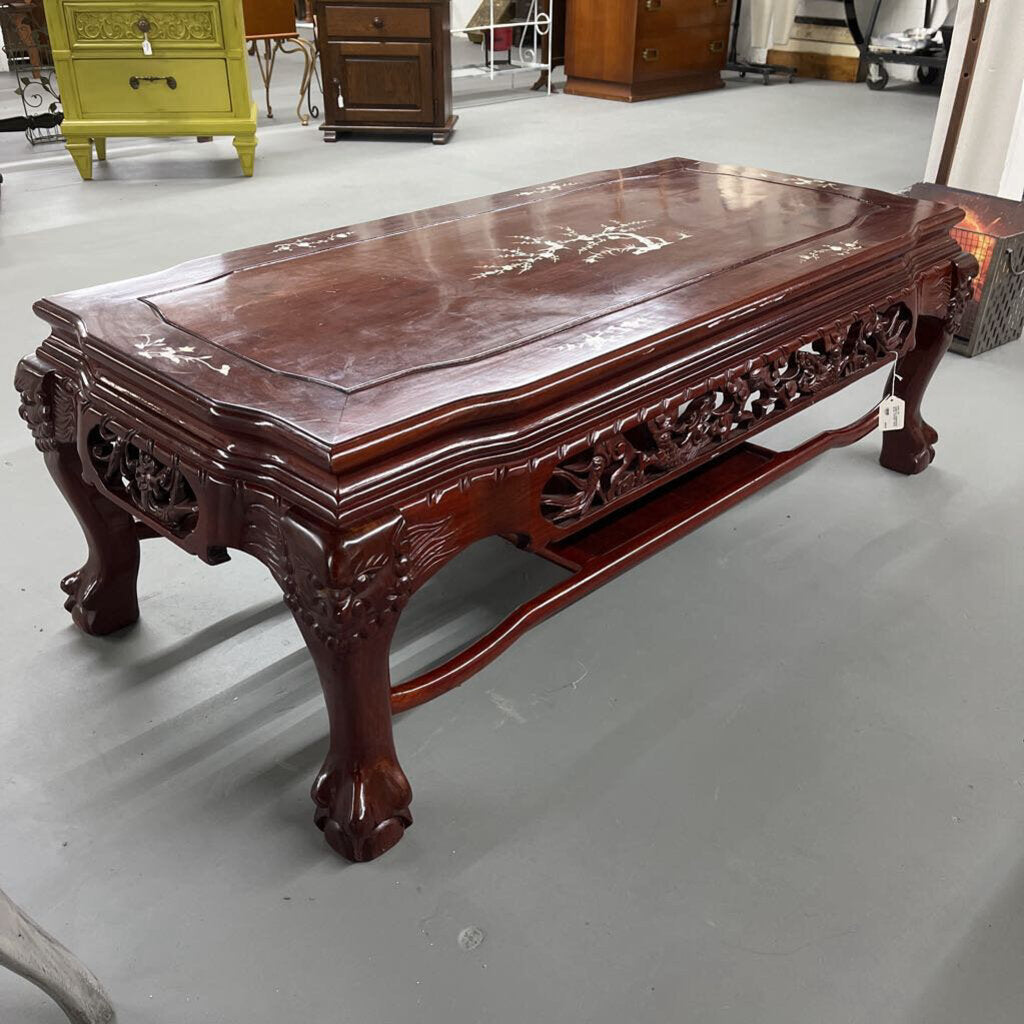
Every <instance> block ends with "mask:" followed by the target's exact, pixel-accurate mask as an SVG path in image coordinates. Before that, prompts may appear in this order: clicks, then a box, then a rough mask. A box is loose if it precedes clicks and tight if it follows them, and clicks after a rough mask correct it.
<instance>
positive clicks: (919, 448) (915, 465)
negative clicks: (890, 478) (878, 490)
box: [879, 420, 939, 476]
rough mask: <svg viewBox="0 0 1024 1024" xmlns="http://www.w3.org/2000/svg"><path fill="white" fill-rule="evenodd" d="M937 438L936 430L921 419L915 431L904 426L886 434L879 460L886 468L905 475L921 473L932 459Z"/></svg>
mask: <svg viewBox="0 0 1024 1024" xmlns="http://www.w3.org/2000/svg"><path fill="white" fill-rule="evenodd" d="M938 440H939V434H938V431H936V430H935V428H934V427H932V426H930V425H929V424H928V423H925V422H924V421H923V420H922V421H921V427H920V429H919V430H917V431H915V430H913V429H912V428H910V427H904V429H903V430H901V431H897V432H895V433H892V434H886V435H885V437H884V438H883V441H882V455H881V458H880V459H879V461H880V462H881V463H882V465H883V466H885V468H886V469H891V470H893V471H894V472H896V473H903V474H904V475H905V476H915V475H916V474H918V473H923V472H924V471H925V470H926V469H927V468H928V467H929V466H930V465H931V464H932V462H933V461H934V459H935V444H936V443H937V442H938Z"/></svg>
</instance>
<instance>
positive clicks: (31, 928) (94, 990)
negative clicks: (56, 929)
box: [0, 891, 114, 1024]
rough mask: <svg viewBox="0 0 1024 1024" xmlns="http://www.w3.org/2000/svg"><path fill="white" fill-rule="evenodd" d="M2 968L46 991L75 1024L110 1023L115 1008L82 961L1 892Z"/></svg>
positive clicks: (0, 932)
mask: <svg viewBox="0 0 1024 1024" xmlns="http://www.w3.org/2000/svg"><path fill="white" fill-rule="evenodd" d="M0 966H2V967H6V968H8V969H9V970H12V971H14V973H15V974H20V975H21V976H22V977H23V978H25V979H26V980H27V981H30V982H31V983H32V984H33V985H35V986H36V987H37V988H40V989H42V991H43V992H45V993H46V994H47V995H48V996H49V997H50V998H51V999H52V1000H53V1001H54V1002H55V1003H56V1004H57V1005H58V1006H59V1007H60V1008H61V1009H62V1010H63V1011H64V1013H65V1014H66V1015H67V1018H68V1020H70V1021H71V1022H72V1024H110V1022H112V1021H113V1020H114V1008H113V1007H112V1006H111V1005H110V1000H109V998H108V997H107V994H106V993H105V992H104V991H103V986H102V985H101V984H100V983H99V981H97V980H96V978H95V976H94V975H93V974H92V972H91V971H89V970H88V969H87V968H86V967H85V966H84V965H83V964H82V963H81V961H80V960H79V959H78V958H77V957H76V956H75V955H74V954H73V953H71V952H70V951H69V950H68V949H66V948H65V947H64V946H62V945H61V944H60V943H59V942H58V941H57V940H56V939H55V938H54V937H53V936H52V935H50V934H49V933H48V932H46V931H45V930H44V929H42V928H40V927H39V925H37V924H36V923H35V921H33V920H32V919H31V918H30V917H28V916H27V915H26V914H24V913H23V912H22V911H21V910H20V909H19V908H18V907H17V905H16V904H14V903H13V902H12V901H11V900H10V898H9V897H8V896H7V895H6V894H5V893H4V892H2V891H0Z"/></svg>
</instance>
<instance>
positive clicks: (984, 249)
mask: <svg viewBox="0 0 1024 1024" xmlns="http://www.w3.org/2000/svg"><path fill="white" fill-rule="evenodd" d="M907 194H908V195H911V196H914V197H916V198H918V199H930V200H933V201H938V202H940V203H948V204H950V205H953V206H959V207H961V208H962V209H963V211H964V219H963V222H962V223H961V224H960V225H959V226H958V227H955V228H953V230H952V231H951V232H950V235H951V236H952V238H953V241H954V242H956V243H957V244H958V245H959V246H960V248H961V249H963V250H964V252H969V253H970V254H971V255H972V256H974V258H975V259H976V260H977V261H978V268H979V269H978V277H977V279H976V280H975V282H974V299H973V300H972V301H971V302H968V303H967V308H966V309H965V310H964V316H963V320H962V321H961V323H960V329H959V330H958V331H957V336H956V337H955V338H954V339H953V345H952V349H953V351H954V352H959V353H960V354H961V355H964V356H976V355H979V354H980V353H982V352H988V351H989V350H990V349H993V348H996V347H997V346H999V345H1005V344H1006V343H1007V342H1010V341H1016V340H1017V339H1018V338H1019V337H1020V336H1021V333H1022V332H1024V203H1018V202H1014V201H1013V200H1011V199H1000V198H999V197H998V196H988V195H984V194H983V193H980V192H968V191H967V190H966V189H959V188H949V187H948V186H946V185H933V184H926V183H923V182H919V183H918V184H916V185H914V186H912V187H911V188H910V189H908V190H907Z"/></svg>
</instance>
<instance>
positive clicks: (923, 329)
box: [879, 255, 978, 475]
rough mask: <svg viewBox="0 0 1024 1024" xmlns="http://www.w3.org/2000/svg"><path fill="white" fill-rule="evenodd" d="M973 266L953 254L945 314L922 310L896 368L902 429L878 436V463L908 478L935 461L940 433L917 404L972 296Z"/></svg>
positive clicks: (971, 260)
mask: <svg viewBox="0 0 1024 1024" xmlns="http://www.w3.org/2000/svg"><path fill="white" fill-rule="evenodd" d="M977 266H978V265H977V263H976V262H975V260H974V258H973V257H971V256H963V255H961V256H958V257H957V258H956V259H955V260H954V261H953V263H952V267H951V271H950V273H949V274H948V275H946V274H944V275H943V276H942V283H943V287H944V288H950V289H951V291H950V292H947V295H949V299H948V306H947V307H946V309H945V310H944V315H942V316H934V315H929V314H928V313H927V312H924V311H922V313H921V314H920V315H919V316H918V319H917V335H916V341H915V344H914V347H913V349H911V351H910V352H909V353H908V354H907V355H906V356H904V357H903V358H902V359H901V360H900V362H899V365H898V367H897V372H898V374H899V380H897V382H896V389H895V390H896V394H897V395H898V396H899V397H900V398H902V399H903V400H904V401H905V402H906V403H907V406H906V418H905V420H904V427H903V429H902V430H895V431H889V432H887V433H885V434H883V435H882V454H881V458H880V460H879V461H880V462H881V463H882V465H883V466H885V468H886V469H892V470H895V471H896V472H897V473H906V474H907V475H912V474H914V473H921V472H923V471H924V470H926V469H927V468H928V466H929V465H931V462H932V459H934V458H935V447H934V446H935V443H936V442H937V441H938V439H939V435H938V432H937V431H936V430H935V429H934V428H933V427H932V426H930V425H929V424H928V423H926V422H925V420H924V418H923V417H922V415H921V403H922V402H923V400H924V394H925V391H926V389H927V387H928V383H929V382H930V381H931V379H932V376H933V374H934V373H935V370H936V369H937V367H938V365H939V362H940V361H941V359H942V357H943V356H944V355H945V354H946V352H947V350H948V349H949V346H950V343H951V342H952V340H953V333H954V332H955V331H956V329H957V327H958V326H959V323H960V318H961V317H962V316H963V311H964V306H965V304H966V302H967V300H968V299H969V298H970V295H971V288H972V282H973V279H974V275H975V274H976V273H977Z"/></svg>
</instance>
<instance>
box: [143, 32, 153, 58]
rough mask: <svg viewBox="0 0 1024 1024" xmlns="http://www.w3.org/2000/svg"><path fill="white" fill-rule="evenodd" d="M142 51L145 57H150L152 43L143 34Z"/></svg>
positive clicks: (151, 54)
mask: <svg viewBox="0 0 1024 1024" xmlns="http://www.w3.org/2000/svg"><path fill="white" fill-rule="evenodd" d="M142 52H143V53H144V54H145V55H146V56H147V57H152V56H153V44H152V43H151V42H150V41H149V36H148V35H144V36H143V37H142Z"/></svg>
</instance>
